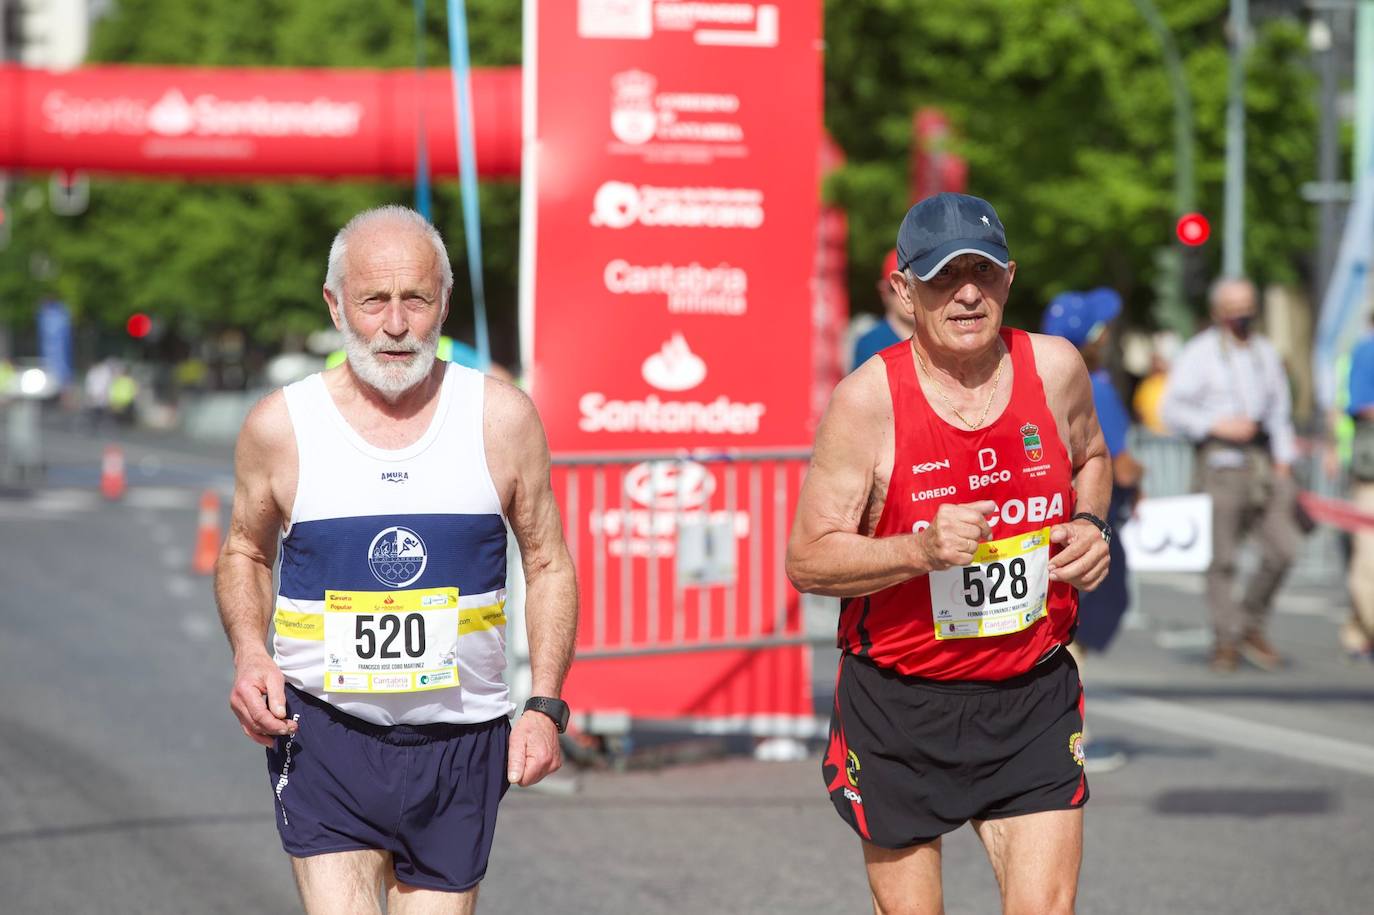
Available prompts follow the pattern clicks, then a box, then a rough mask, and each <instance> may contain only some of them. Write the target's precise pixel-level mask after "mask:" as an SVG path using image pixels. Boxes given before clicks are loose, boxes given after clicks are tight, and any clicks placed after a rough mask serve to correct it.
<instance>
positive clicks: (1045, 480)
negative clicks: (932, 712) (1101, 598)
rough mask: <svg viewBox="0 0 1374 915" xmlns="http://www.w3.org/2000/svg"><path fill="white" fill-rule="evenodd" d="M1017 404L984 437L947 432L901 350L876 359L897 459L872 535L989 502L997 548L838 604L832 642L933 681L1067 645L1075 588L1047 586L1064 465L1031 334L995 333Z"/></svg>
mask: <svg viewBox="0 0 1374 915" xmlns="http://www.w3.org/2000/svg"><path fill="white" fill-rule="evenodd" d="M1001 336H1002V341H1003V342H1004V343H1005V344H1006V346H1007V349H1008V350H1009V351H1010V353H1011V365H1012V372H1013V378H1012V395H1011V402H1010V403H1008V404H1007V407H1006V409H1005V410H1004V411H1003V412H1002V415H1001V416H999V417H998V418H997V420H996V421H995V422H993V423H992V424H991V425H989V426H986V427H984V428H982V429H976V430H967V429H960V428H957V427H955V426H952V425H950V424H949V423H948V422H946V421H945V420H944V419H942V418H941V417H940V416H938V415H937V414H936V413H935V411H934V409H932V408H931V406H930V403H929V402H928V401H927V400H926V396H925V393H924V392H923V391H922V390H921V385H920V382H919V380H918V379H917V375H916V363H915V359H914V357H913V354H912V351H911V345H910V343H909V341H903V342H901V343H899V344H895V345H893V346H890V347H888V348H887V349H885V350H883V351H882V353H881V355H882V358H883V362H884V363H885V365H886V366H887V382H888V387H889V388H890V390H891V392H892V409H893V422H894V423H895V426H896V428H895V430H894V432H895V451H894V455H893V465H892V476H891V478H890V479H889V480H888V487H887V499H886V501H885V503H884V504H883V511H882V515H881V516H880V517H879V519H878V525H877V528H876V529H875V530H874V532H873V536H874V537H892V536H896V535H900V534H909V533H912V532H915V531H921V530H924V529H925V528H926V527H928V526H929V524H930V521H931V519H932V518H934V517H935V512H936V510H937V509H938V508H939V507H940V506H941V505H943V504H945V503H955V504H961V503H968V502H979V501H983V500H991V501H993V502H996V503H997V510H996V511H995V512H994V513H993V514H992V515H991V516H989V517H988V524H989V526H990V527H991V528H992V539H991V540H990V541H989V542H987V543H983V544H980V545H979V548H978V552H977V554H976V555H975V556H974V561H973V563H972V564H970V565H968V566H963V567H959V568H953V569H947V570H943V571H939V572H932V573H930V574H928V575H920V576H917V577H916V578H912V579H909V580H907V581H904V582H902V583H901V584H898V585H893V586H892V587H889V588H884V589H882V590H881V591H877V592H874V593H873V594H869V595H866V596H864V597H853V598H848V599H846V600H845V601H844V602H843V603H842V605H841V611H840V627H839V647H840V648H841V649H843V650H844V651H845V652H847V653H851V654H855V655H861V656H863V657H866V658H869V659H871V660H872V661H873V662H874V663H875V664H878V665H879V666H882V667H887V668H890V669H892V670H896V671H898V672H899V673H902V674H907V675H910V676H917V677H925V678H928V679H935V680H1004V679H1007V678H1009V677H1015V676H1017V675H1019V674H1022V673H1025V672H1026V671H1027V670H1029V669H1030V668H1032V667H1033V666H1035V663H1036V661H1038V660H1039V659H1040V658H1042V657H1043V656H1044V655H1045V653H1046V652H1048V651H1049V650H1050V649H1052V648H1053V647H1054V646H1056V645H1059V644H1063V643H1065V642H1067V641H1068V639H1069V635H1070V632H1071V631H1072V629H1073V625H1074V622H1075V619H1076V616H1077V613H1078V592H1077V591H1076V590H1075V589H1074V588H1073V586H1071V585H1069V584H1067V583H1065V582H1062V581H1061V582H1050V581H1049V579H1048V566H1047V563H1048V561H1049V558H1050V557H1051V556H1052V555H1054V554H1055V553H1057V552H1058V551H1059V547H1057V546H1052V545H1051V544H1050V543H1049V532H1050V528H1051V527H1052V526H1053V525H1055V524H1060V523H1063V522H1065V521H1068V520H1069V518H1070V517H1072V515H1073V510H1074V491H1073V487H1072V479H1073V467H1072V465H1071V463H1070V460H1069V454H1068V449H1067V448H1066V447H1065V446H1064V443H1063V441H1062V440H1061V439H1060V437H1059V432H1058V428H1057V427H1056V425H1055V421H1054V415H1053V414H1052V413H1051V412H1050V408H1049V405H1048V404H1047V403H1046V402H1045V389H1044V386H1043V385H1042V384H1041V382H1040V375H1039V374H1038V373H1037V372H1036V369H1035V355H1034V353H1033V351H1032V348H1031V338H1030V335H1029V334H1027V333H1026V332H1025V331H1021V330H1013V329H1010V328H1003V329H1002V332H1001Z"/></svg>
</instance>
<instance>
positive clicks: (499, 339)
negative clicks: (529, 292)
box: [0, 0, 520, 361]
mask: <svg viewBox="0 0 1374 915" xmlns="http://www.w3.org/2000/svg"><path fill="white" fill-rule="evenodd" d="M468 7H469V38H470V41H471V48H472V56H473V60H474V64H475V65H479V66H482V65H485V66H498V65H511V64H518V63H519V61H520V7H519V4H516V3H510V2H506V0H480V2H479V0H469V2H468ZM426 9H427V16H428V18H427V22H426V30H425V35H426V47H425V59H426V62H427V63H428V64H430V65H443V64H445V63H447V61H448V52H447V47H448V41H447V22H446V19H445V15H444V4H443V3H442V2H437V0H429V2H428V3H427V4H426ZM413 16H414V14H413V7H412V4H411V3H409V2H404V0H387V2H381V3H379V2H375V0H330V2H328V3H297V2H292V0H233V2H229V0H120V2H119V3H118V5H117V6H116V8H115V11H114V13H113V14H112V15H110V16H109V17H107V18H105V19H104V20H102V21H101V22H100V23H99V24H98V26H97V28H96V29H95V32H94V35H93V42H92V47H91V53H90V55H89V57H90V59H91V60H93V61H114V62H121V63H146V64H182V65H190V64H198V65H204V66H312V67H313V66H319V67H328V66H340V67H342V66H352V67H359V66H367V67H407V66H414V64H415V61H416V47H415V27H414V18H413ZM38 187H41V184H40V185H38ZM35 193H37V188H30V189H21V190H20V191H19V193H18V194H17V195H16V197H17V199H18V200H19V206H18V207H17V208H16V209H17V217H16V222H17V223H18V225H16V227H15V236H16V242H15V244H12V245H11V247H10V248H9V249H8V250H5V251H3V252H0V302H4V303H8V304H9V306H10V307H9V308H8V309H7V310H6V311H5V312H3V313H0V320H6V319H8V320H9V321H11V322H14V323H20V322H22V321H23V320H25V319H28V320H31V315H32V310H33V306H34V304H35V303H36V302H37V301H39V300H40V299H42V298H46V297H49V296H52V297H56V298H60V299H62V300H63V301H65V302H67V303H69V304H70V305H71V306H72V308H73V310H74V312H75V313H76V315H77V316H78V318H79V319H80V320H82V321H83V322H86V323H92V322H94V323H96V324H100V325H104V326H107V327H118V326H120V325H122V323H123V321H124V319H125V318H126V317H127V316H128V315H130V314H132V313H133V312H136V311H144V312H148V313H149V314H152V315H154V316H156V318H157V319H158V320H159V321H160V322H162V323H163V324H164V325H165V326H168V327H169V328H170V329H171V330H172V331H173V332H174V333H176V334H178V335H180V336H181V337H183V338H188V339H195V338H198V337H201V336H203V335H206V334H209V333H213V332H214V331H216V330H218V329H222V328H229V327H237V328H242V329H244V330H245V331H247V332H248V333H250V334H251V336H252V337H253V338H255V339H256V340H257V342H258V343H259V344H260V345H262V346H264V347H269V348H275V347H278V346H281V345H282V344H283V343H284V342H290V341H292V340H296V341H299V340H300V339H301V338H302V337H303V335H305V334H307V333H309V332H310V331H312V330H316V329H319V328H321V327H325V326H327V324H328V316H327V314H326V312H325V306H324V303H323V302H322V301H321V299H320V295H319V289H320V286H321V284H322V282H323V279H324V272H325V261H326V256H327V253H328V251H329V243H330V240H331V239H332V237H333V234H334V232H336V231H337V230H338V227H339V226H340V225H342V224H343V223H344V222H345V221H346V220H347V219H348V217H349V216H351V215H353V214H354V213H356V212H357V211H358V210H360V209H363V208H365V207H368V206H374V205H377V204H381V203H390V202H395V203H405V204H410V203H411V202H412V201H413V199H414V198H413V188H412V186H411V185H410V184H408V183H405V184H396V183H374V182H326V181H295V182H290V183H278V182H237V183H229V182H203V181H199V182H192V181H182V180H153V179H136V180H130V179H126V178H120V179H118V180H99V181H96V182H93V186H92V193H91V206H90V208H89V210H88V211H87V212H86V213H84V214H82V215H81V216H78V217H56V216H53V215H52V214H50V213H48V212H47V209H46V206H44V205H42V200H41V194H39V196H35ZM26 196H27V197H29V202H30V203H35V202H37V203H38V204H39V205H37V206H32V207H30V206H26V205H25V203H24V198H25V197H26ZM480 196H481V200H482V214H483V242H484V254H485V260H486V264H485V271H484V278H485V279H486V289H487V298H488V306H489V308H490V309H491V311H492V312H493V316H492V317H493V322H492V323H493V349H494V351H495V356H496V357H497V358H498V359H502V360H505V361H514V360H515V358H516V351H517V346H516V340H515V276H516V272H515V271H516V250H517V242H518V223H517V220H518V216H519V206H518V202H519V190H518V187H517V186H516V185H514V184H512V183H510V182H506V183H497V182H490V183H486V184H484V185H483V187H482V189H481V195H480ZM434 217H435V221H436V223H437V224H438V225H439V228H440V230H441V231H442V232H443V234H444V237H445V238H446V239H447V240H448V243H449V251H450V257H451V258H452V259H453V267H454V275H455V288H454V293H453V305H452V308H451V310H450V317H449V320H448V323H447V325H446V329H447V330H448V332H450V333H453V334H455V335H456V336H459V337H463V338H467V339H471V310H472V306H471V297H470V294H469V292H468V288H469V287H468V284H467V276H468V274H467V261H466V253H465V252H466V248H465V243H464V235H463V228H462V211H461V209H460V204H459V195H458V188H457V183H456V182H452V181H448V182H444V183H442V184H436V185H435V192H434ZM36 252H42V254H43V255H44V256H45V257H46V258H47V259H48V260H49V261H50V262H51V263H52V265H53V267H52V269H51V270H48V271H44V270H41V269H40V270H37V271H35V270H33V269H31V267H32V264H31V261H32V260H33V256H34V254H35V253H36ZM45 274H48V275H45ZM0 307H3V306H0Z"/></svg>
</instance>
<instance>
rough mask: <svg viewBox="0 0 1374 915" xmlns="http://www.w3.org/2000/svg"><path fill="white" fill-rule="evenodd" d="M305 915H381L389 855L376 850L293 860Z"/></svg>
mask: <svg viewBox="0 0 1374 915" xmlns="http://www.w3.org/2000/svg"><path fill="white" fill-rule="evenodd" d="M291 872H292V873H293V874H294V875H295V877H296V888H297V889H298V890H299V891H300V894H301V902H302V903H303V904H304V905H305V912H306V915H381V911H382V906H381V896H382V886H383V881H384V880H385V879H386V875H387V874H390V873H391V855H389V854H387V853H386V852H384V851H380V850H377V849H364V850H358V851H339V852H332V853H330V854H326V855H313V856H311V857H309V858H292V859H291Z"/></svg>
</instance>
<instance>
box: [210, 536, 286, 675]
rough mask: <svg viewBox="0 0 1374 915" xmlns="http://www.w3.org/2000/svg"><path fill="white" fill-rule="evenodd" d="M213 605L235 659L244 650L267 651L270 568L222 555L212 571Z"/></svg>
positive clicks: (237, 555)
mask: <svg viewBox="0 0 1374 915" xmlns="http://www.w3.org/2000/svg"><path fill="white" fill-rule="evenodd" d="M215 602H216V603H217V604H218V605H219V618H220V623H221V624H222V625H223V626H224V634H225V635H226V636H227V637H228V638H229V648H230V650H231V651H232V652H233V653H234V657H236V658H237V657H238V656H239V655H240V653H242V652H243V651H245V650H248V651H252V650H254V649H261V650H266V642H267V627H268V624H269V623H270V622H271V616H272V570H271V569H270V568H264V567H263V565H262V564H261V563H259V562H258V561H257V560H255V559H252V558H251V557H248V556H245V555H243V554H241V553H233V552H228V551H226V552H225V553H223V554H221V556H220V559H219V564H218V565H217V566H216V569H215Z"/></svg>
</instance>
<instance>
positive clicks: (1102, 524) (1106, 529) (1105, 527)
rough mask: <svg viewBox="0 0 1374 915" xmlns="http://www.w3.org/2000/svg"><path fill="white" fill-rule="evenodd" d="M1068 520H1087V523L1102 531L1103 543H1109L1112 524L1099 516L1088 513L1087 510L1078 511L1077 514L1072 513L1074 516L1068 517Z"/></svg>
mask: <svg viewBox="0 0 1374 915" xmlns="http://www.w3.org/2000/svg"><path fill="white" fill-rule="evenodd" d="M1069 520H1070V521H1079V520H1082V521H1087V522H1088V523H1089V524H1091V525H1092V526H1093V527H1095V528H1097V529H1098V530H1099V531H1101V532H1102V540H1103V541H1104V542H1105V543H1108V544H1110V543H1111V542H1112V526H1111V525H1110V524H1108V523H1107V522H1106V521H1103V520H1102V519H1101V518H1099V517H1097V515H1094V514H1090V513H1089V512H1079V513H1078V514H1076V515H1074V516H1073V517H1072V518H1070V519H1069Z"/></svg>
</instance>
